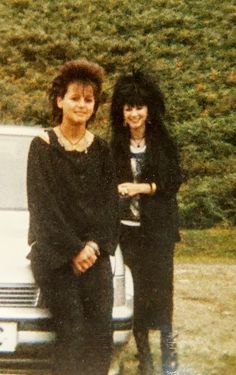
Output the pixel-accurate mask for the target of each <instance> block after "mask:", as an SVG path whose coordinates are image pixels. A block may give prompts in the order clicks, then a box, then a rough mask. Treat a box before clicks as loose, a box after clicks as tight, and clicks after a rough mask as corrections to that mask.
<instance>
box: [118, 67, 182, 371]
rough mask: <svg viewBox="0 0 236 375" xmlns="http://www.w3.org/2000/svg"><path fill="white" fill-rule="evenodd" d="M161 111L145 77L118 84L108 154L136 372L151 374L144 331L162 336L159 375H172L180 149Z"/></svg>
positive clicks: (138, 73)
mask: <svg viewBox="0 0 236 375" xmlns="http://www.w3.org/2000/svg"><path fill="white" fill-rule="evenodd" d="M164 113H165V104H164V98H163V94H162V92H161V90H160V88H159V86H158V84H157V83H156V82H155V79H154V78H153V77H152V76H150V75H149V74H146V73H145V72H143V71H136V72H132V73H129V74H126V75H122V76H120V77H119V78H118V80H117V82H116V84H115V87H114V92H113V96H112V105H111V124H112V141H111V148H112V153H113V158H114V160H115V164H116V174H117V178H118V191H119V194H120V209H121V236H120V245H121V249H122V251H123V255H124V259H125V262H126V263H127V264H128V266H129V267H130V269H131V271H132V274H133V279H134V327H133V333H134V337H135V341H136V345H137V350H138V359H139V373H140V374H142V375H149V374H152V373H153V361H152V355H151V349H150V344H149V330H150V329H159V330H160V334H161V352H162V370H163V374H165V375H167V374H168V375H169V374H176V369H177V354H176V348H175V342H174V337H173V332H172V314H173V255H174V246H175V242H176V241H178V240H179V232H178V209H177V201H176V193H177V192H178V189H179V187H180V184H181V172H180V168H179V163H178V157H177V150H176V147H175V144H174V142H173V140H172V139H171V137H170V135H169V133H168V131H167V128H166V127H165V125H164V122H163V117H164Z"/></svg>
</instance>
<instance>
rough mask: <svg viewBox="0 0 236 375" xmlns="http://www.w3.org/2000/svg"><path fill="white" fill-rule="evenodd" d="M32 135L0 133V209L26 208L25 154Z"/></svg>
mask: <svg viewBox="0 0 236 375" xmlns="http://www.w3.org/2000/svg"><path fill="white" fill-rule="evenodd" d="M31 140H32V136H26V135H24V136H23V135H21V136H19V135H12V134H11V135H5V134H1V135H0V163H1V168H0V189H1V195H0V209H1V210H26V209H27V197H26V168H27V155H28V149H29V145H30V142H31Z"/></svg>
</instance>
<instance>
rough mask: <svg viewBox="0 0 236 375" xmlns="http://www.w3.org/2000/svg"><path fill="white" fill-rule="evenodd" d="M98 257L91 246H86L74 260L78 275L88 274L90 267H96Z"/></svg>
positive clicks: (75, 270)
mask: <svg viewBox="0 0 236 375" xmlns="http://www.w3.org/2000/svg"><path fill="white" fill-rule="evenodd" d="M97 258H98V257H97V255H96V254H95V251H94V249H92V248H91V247H90V246H89V245H86V246H85V247H84V248H83V249H82V250H81V251H80V252H79V254H78V255H76V256H75V257H74V258H73V259H72V265H73V269H74V272H75V273H76V274H79V273H81V272H82V273H84V272H86V271H87V270H88V269H89V268H90V267H92V266H93V265H94V263H95V262H96V260H97Z"/></svg>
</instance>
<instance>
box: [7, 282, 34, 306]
mask: <svg viewBox="0 0 236 375" xmlns="http://www.w3.org/2000/svg"><path fill="white" fill-rule="evenodd" d="M39 296H40V291H39V288H37V287H36V286H35V285H34V284H0V307H34V306H37V304H38V302H39Z"/></svg>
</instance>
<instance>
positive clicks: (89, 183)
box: [27, 60, 119, 375]
mask: <svg viewBox="0 0 236 375" xmlns="http://www.w3.org/2000/svg"><path fill="white" fill-rule="evenodd" d="M103 73H104V72H103V69H102V67H100V66H99V65H98V64H95V63H92V62H88V61H86V60H75V61H70V62H67V63H66V64H64V66H63V67H62V68H61V70H60V72H59V74H58V76H57V77H56V78H55V79H54V80H53V82H52V87H51V90H50V101H51V105H52V120H53V128H52V129H51V130H49V131H48V132H47V133H45V135H44V136H42V137H36V138H34V139H33V141H32V143H31V146H30V151H29V156H28V174H27V189H28V205H29V212H30V228H29V244H30V245H31V253H30V255H29V258H30V259H31V265H32V270H33V274H34V277H35V280H36V282H37V283H38V285H39V286H40V288H41V291H42V293H43V296H44V299H45V302H46V305H47V306H48V308H49V309H50V311H51V313H52V317H53V323H54V328H55V331H56V336H57V340H56V347H55V356H54V362H53V374H54V375H95V374H96V375H106V374H107V373H108V370H109V365H110V360H111V352H112V306H113V287H112V273H111V265H110V261H109V255H111V254H114V251H115V248H116V244H117V237H118V227H119V225H118V224H119V221H118V194H117V187H116V183H115V179H114V176H115V173H114V168H113V164H112V160H111V156H110V152H109V147H108V145H107V143H106V142H105V141H103V140H102V139H100V138H99V137H97V136H94V135H93V134H92V133H91V132H90V131H88V129H87V124H88V122H89V121H91V119H92V118H93V117H94V116H95V114H96V111H97V108H98V104H99V96H100V93H101V85H102V80H103Z"/></svg>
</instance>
